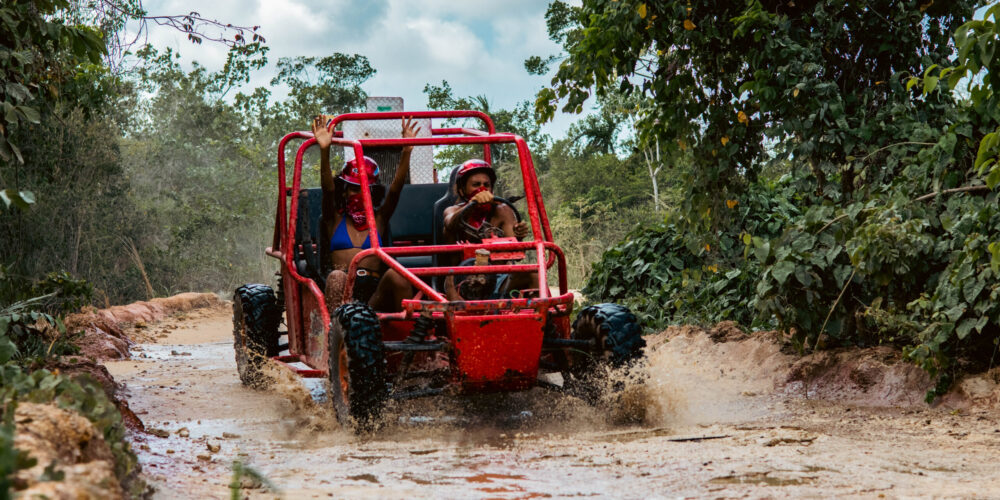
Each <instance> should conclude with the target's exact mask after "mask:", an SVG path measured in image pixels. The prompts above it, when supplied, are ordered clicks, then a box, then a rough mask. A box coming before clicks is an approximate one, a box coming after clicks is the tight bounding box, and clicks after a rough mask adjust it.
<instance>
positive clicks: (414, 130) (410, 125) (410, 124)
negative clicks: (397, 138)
mask: <svg viewBox="0 0 1000 500" xmlns="http://www.w3.org/2000/svg"><path fill="white" fill-rule="evenodd" d="M418 133H420V127H418V126H417V121H416V120H414V119H413V118H403V138H404V139H409V138H411V137H416V136H417V134H418ZM403 151H406V152H409V151H413V146H404V147H403Z"/></svg>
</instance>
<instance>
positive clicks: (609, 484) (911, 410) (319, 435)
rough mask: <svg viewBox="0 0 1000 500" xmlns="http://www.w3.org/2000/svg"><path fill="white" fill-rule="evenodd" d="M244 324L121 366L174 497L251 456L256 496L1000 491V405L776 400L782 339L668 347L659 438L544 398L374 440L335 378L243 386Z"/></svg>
mask: <svg viewBox="0 0 1000 500" xmlns="http://www.w3.org/2000/svg"><path fill="white" fill-rule="evenodd" d="M230 321H231V320H230V313H229V311H228V310H227V309H203V310H199V311H195V312H191V313H188V314H187V316H181V317H177V318H174V319H170V320H167V321H164V322H162V323H159V324H154V325H150V326H148V327H146V328H145V329H144V330H142V331H140V332H139V333H140V335H142V336H143V337H145V338H147V339H148V341H147V342H144V343H141V344H139V345H137V346H136V347H135V348H134V349H133V355H134V359H132V360H128V361H120V362H111V363H108V364H107V366H108V368H109V369H110V370H111V372H112V373H113V375H114V376H115V378H116V379H117V380H118V381H120V382H123V383H125V384H126V385H127V387H128V390H127V393H128V395H129V401H130V404H131V406H132V408H133V409H134V410H135V411H136V413H137V414H138V415H139V417H140V418H141V419H142V420H143V421H144V422H145V424H146V426H147V428H150V429H153V430H154V431H153V432H159V433H160V434H161V435H162V436H166V437H157V436H155V435H147V436H139V437H138V438H137V441H136V443H135V445H136V448H137V450H136V451H137V452H138V453H139V456H140V460H141V462H142V464H143V468H144V471H145V476H146V477H147V478H148V480H149V481H150V482H151V483H152V484H153V485H154V486H155V487H156V488H157V489H158V491H157V494H156V498H228V497H229V483H230V481H231V480H232V478H233V469H232V464H233V462H234V460H238V459H239V460H242V461H243V462H245V463H246V464H248V465H249V466H250V467H252V468H253V469H254V470H256V471H258V472H260V473H261V474H263V475H264V476H266V477H267V478H268V479H269V480H270V482H271V483H273V485H274V486H275V487H276V488H277V489H278V491H272V490H268V489H265V488H259V487H254V486H255V485H254V484H253V481H251V480H249V479H245V480H244V486H245V488H244V489H243V490H242V491H241V494H242V495H243V496H249V497H250V498H276V497H283V498H329V497H332V498H508V499H512V498H563V497H598V498H609V497H613V498H676V497H698V498H719V497H723V498H731V497H751V498H758V497H833V496H837V497H865V498H881V497H886V498H897V497H929V496H933V497H963V498H970V497H984V498H988V497H998V496H1000V467H998V466H997V463H998V462H1000V413H998V412H997V411H996V410H995V409H988V408H984V407H975V406H973V407H968V408H964V409H956V408H954V407H952V408H949V407H947V405H941V406H939V407H937V408H933V409H931V408H928V407H926V406H924V405H922V404H911V405H907V406H902V407H901V406H887V407H886V406H884V407H871V406H860V405H857V404H848V403H844V402H833V401H823V400H818V399H809V398H807V397H805V396H808V395H810V389H809V387H804V386H801V384H800V386H798V387H796V386H794V384H793V386H791V387H789V386H783V387H780V388H776V387H778V386H779V385H780V384H776V382H775V380H776V378H775V377H776V375H775V373H777V372H780V371H781V370H787V366H788V365H789V364H790V363H791V361H790V360H789V358H788V357H787V356H785V355H783V354H781V353H779V352H777V348H776V347H774V346H772V345H769V344H766V343H759V342H758V343H728V344H713V343H712V342H711V341H710V340H709V339H708V338H707V337H706V336H704V335H702V336H700V337H699V336H697V335H691V336H676V337H672V338H671V339H670V341H669V342H666V341H664V339H651V341H650V344H651V345H650V348H649V358H650V367H649V371H650V383H649V388H650V393H651V395H650V396H649V397H648V398H647V401H646V404H647V405H648V409H649V411H648V413H649V415H648V419H647V420H648V421H647V422H646V423H645V424H644V425H641V426H616V425H613V424H609V423H607V422H606V419H605V418H604V416H603V415H600V414H598V413H597V412H595V411H594V410H592V409H590V408H588V407H587V406H585V405H584V404H582V403H581V402H579V401H577V400H575V399H573V398H569V397H565V396H560V395H558V394H554V393H550V392H546V391H542V390H534V391H530V392H528V393H523V394H517V395H514V396H508V397H495V398H486V399H483V400H477V401H465V400H462V401H455V400H454V398H452V399H446V398H438V399H433V400H425V401H421V402H419V403H411V404H408V405H406V406H403V407H396V408H393V409H392V410H391V411H390V412H389V413H390V415H389V417H388V422H389V424H388V425H387V428H385V429H383V430H382V431H381V432H379V433H377V434H376V435H374V436H370V437H364V438H361V437H357V436H354V435H353V434H351V433H348V432H345V431H343V430H341V429H339V428H338V427H337V426H336V424H335V423H334V417H333V415H332V414H330V413H329V412H328V411H327V410H326V409H325V406H324V402H323V398H322V396H321V394H322V392H323V388H322V385H321V384H318V383H311V384H309V385H303V384H302V383H301V382H300V381H299V380H297V379H294V378H291V377H290V376H289V377H288V378H287V379H285V380H283V381H282V382H281V383H280V384H279V386H278V387H277V388H275V389H274V390H271V391H267V392H258V391H253V390H250V389H246V388H243V387H242V386H241V385H240V383H239V380H238V378H237V375H236V369H235V365H234V360H233V348H232V340H231V322H230ZM720 346H722V347H720ZM915 397H919V394H916V395H915ZM316 401H318V402H316ZM897 401H898V398H897ZM167 433H169V434H167Z"/></svg>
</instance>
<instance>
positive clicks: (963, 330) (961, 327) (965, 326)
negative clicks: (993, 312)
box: [955, 318, 976, 340]
mask: <svg viewBox="0 0 1000 500" xmlns="http://www.w3.org/2000/svg"><path fill="white" fill-rule="evenodd" d="M974 326H976V320H975V319H973V318H966V319H964V320H962V322H961V323H959V324H958V328H956V329H955V333H956V334H957V335H958V339H959V340H962V339H964V338H965V337H966V336H968V335H969V332H971V331H972V327H974Z"/></svg>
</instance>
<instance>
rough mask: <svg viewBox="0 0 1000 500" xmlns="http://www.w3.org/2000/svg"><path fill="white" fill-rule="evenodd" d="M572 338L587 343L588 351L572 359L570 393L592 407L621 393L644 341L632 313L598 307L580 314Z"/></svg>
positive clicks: (610, 306) (616, 307)
mask: <svg viewBox="0 0 1000 500" xmlns="http://www.w3.org/2000/svg"><path fill="white" fill-rule="evenodd" d="M571 338H573V339H576V340H589V341H591V342H592V345H591V347H590V348H589V349H586V350H578V351H575V352H573V354H572V356H571V364H570V370H569V374H568V375H569V380H568V382H569V387H568V388H569V389H570V392H571V393H573V394H576V395H577V396H579V397H581V398H583V399H584V400H586V401H587V402H589V403H591V404H598V403H600V402H601V401H602V400H605V399H606V397H607V396H611V397H612V398H613V397H614V396H616V395H617V394H618V393H620V392H621V391H622V389H624V386H625V383H624V381H625V380H626V379H627V378H628V376H629V375H630V374H629V371H630V369H632V368H633V367H635V365H636V364H638V362H639V361H640V360H641V359H642V355H643V352H642V350H643V348H644V347H645V346H646V341H645V340H643V338H642V327H641V326H640V325H639V321H638V320H637V319H636V317H635V315H634V314H632V311H629V309H628V308H627V307H625V306H621V305H618V304H597V305H593V306H589V307H586V308H584V309H583V310H581V311H580V314H579V315H578V316H577V317H576V321H574V322H573V331H572V334H571Z"/></svg>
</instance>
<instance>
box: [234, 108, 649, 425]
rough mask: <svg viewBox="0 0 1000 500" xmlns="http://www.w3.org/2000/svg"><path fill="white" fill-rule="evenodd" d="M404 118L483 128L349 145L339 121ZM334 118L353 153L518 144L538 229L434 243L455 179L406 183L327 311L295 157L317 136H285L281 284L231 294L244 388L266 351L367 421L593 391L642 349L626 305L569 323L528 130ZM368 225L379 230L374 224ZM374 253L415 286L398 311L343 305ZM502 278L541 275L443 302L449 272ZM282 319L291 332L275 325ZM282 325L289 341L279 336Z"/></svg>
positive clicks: (276, 243) (311, 195)
mask: <svg viewBox="0 0 1000 500" xmlns="http://www.w3.org/2000/svg"><path fill="white" fill-rule="evenodd" d="M404 116H405V117H413V118H416V119H424V120H428V121H429V120H430V119H457V118H474V119H478V120H480V121H481V122H482V123H483V125H484V127H485V130H480V129H472V128H463V127H451V128H433V127H432V128H431V135H430V136H429V137H414V138H409V139H403V138H390V139H374V138H362V139H353V140H352V139H347V138H344V134H343V131H342V130H338V129H337V127H338V125H340V126H343V124H344V123H346V122H350V121H364V120H395V121H396V122H397V123H398V121H399V120H400V118H402V117H404ZM329 126H330V128H331V129H332V130H334V136H335V137H334V144H335V145H341V146H345V147H347V148H352V149H353V153H354V157H355V158H361V157H364V156H365V155H366V154H367V155H369V156H372V155H376V154H383V155H390V156H391V155H392V154H393V152H394V151H396V152H397V153H398V150H399V149H400V148H402V147H403V146H407V145H412V146H431V145H470V144H471V145H482V147H483V158H484V159H485V160H486V161H487V162H490V153H491V146H495V145H502V144H512V145H514V146H515V147H516V150H517V158H518V161H519V164H520V173H521V177H522V179H523V183H524V185H523V187H524V195H525V196H524V201H525V204H526V206H527V213H528V219H529V221H530V224H531V231H532V236H533V238H532V241H520V242H519V241H516V240H515V239H513V238H488V239H485V240H483V242H482V243H459V244H440V243H439V241H441V240H442V239H443V234H442V229H441V228H442V225H443V222H442V218H443V212H444V209H445V208H447V207H448V206H451V205H453V204H454V203H455V196H456V195H455V191H454V189H453V187H452V186H451V185H450V183H448V182H434V183H425V184H412V183H411V184H407V185H405V186H404V188H403V191H402V194H401V196H400V201H399V205H398V206H397V208H396V210H395V212H394V214H393V216H392V218H391V219H390V222H389V225H388V226H389V227H388V228H387V231H385V232H387V233H390V234H388V235H385V234H384V235H382V238H381V239H382V241H383V243H384V246H383V245H380V244H379V238H378V237H376V235H371V237H370V241H371V245H372V246H371V248H369V249H367V250H364V251H362V252H361V253H359V254H357V256H355V257H354V260H353V261H352V263H351V267H350V269H349V270H348V272H347V275H348V283H347V286H346V288H345V290H344V304H345V305H343V306H341V307H339V308H338V309H337V310H336V311H328V310H327V307H326V305H325V303H326V301H325V300H324V297H323V292H322V290H323V285H322V283H323V280H324V275H323V271H322V269H321V267H322V266H321V264H320V262H319V257H318V256H319V253H320V252H319V251H318V250H319V245H323V244H328V242H321V241H318V234H319V229H318V228H319V215H320V202H321V199H322V198H321V197H322V191H321V190H320V189H319V188H312V189H303V188H302V186H301V182H302V161H303V155H304V153H305V152H306V150H307V149H309V148H310V147H312V146H313V145H314V144H315V142H316V141H315V139H313V138H312V134H310V133H308V132H293V133H291V134H288V135H287V136H285V137H284V138H283V139H282V140H281V141H280V143H279V146H278V158H277V163H278V204H277V213H276V218H275V225H274V238H273V241H272V245H271V247H269V248H267V250H266V253H267V255H269V256H272V257H274V258H276V259H278V261H279V262H280V265H281V270H280V273H279V274H280V277H279V283H278V286H277V290H276V291H277V293H275V290H272V289H271V288H270V287H268V286H265V285H259V284H253V285H244V286H242V287H240V288H238V289H237V290H236V293H235V296H234V299H233V302H234V305H233V308H234V315H233V323H234V337H235V349H236V362H237V367H238V369H239V375H240V379H241V380H242V382H243V383H244V384H245V385H248V386H255V387H259V386H261V385H264V384H266V382H267V380H268V377H267V375H266V374H265V373H263V372H262V367H263V363H264V360H265V359H266V358H270V359H272V360H274V361H276V362H277V363H279V364H281V365H284V366H286V367H288V368H289V369H291V370H292V371H293V372H295V373H297V374H298V375H300V376H303V377H326V378H328V379H329V381H330V399H331V401H332V403H333V406H334V408H335V410H336V414H337V417H338V420H340V421H341V422H343V423H347V424H350V423H354V424H355V425H358V426H359V427H358V428H368V427H370V426H371V425H372V424H373V423H374V422H376V421H377V419H378V417H379V415H380V412H381V410H382V408H383V407H384V405H385V404H386V403H387V402H388V401H389V400H390V399H406V398H414V397H419V396H429V395H435V394H442V393H447V394H462V393H466V394H467V393H481V392H495V391H521V390H526V389H530V388H532V387H535V386H538V385H542V386H546V387H550V388H555V389H560V390H567V391H573V392H575V393H576V394H578V395H580V396H582V397H585V398H587V399H590V400H596V399H597V392H598V391H600V390H602V387H603V386H604V384H605V383H606V382H607V380H606V377H607V374H608V373H609V370H608V368H614V367H627V366H629V365H631V364H633V363H634V362H636V361H637V360H638V359H639V358H640V357H641V356H642V349H643V347H644V345H645V342H644V341H643V339H642V337H641V330H642V329H641V327H640V325H639V324H638V322H637V320H636V318H635V316H634V315H633V314H632V313H631V312H629V311H628V309H626V308H624V307H622V306H619V305H615V304H600V305H595V306H590V307H587V308H584V309H583V310H582V311H580V313H579V314H578V315H577V318H576V321H575V322H573V323H572V325H571V322H570V314H571V313H572V312H573V311H572V309H573V294H572V293H571V292H570V291H569V290H567V285H566V259H565V257H564V255H563V252H562V250H560V248H559V247H558V246H557V245H556V244H555V243H554V242H553V240H552V233H551V231H550V229H549V223H548V218H547V216H546V212H545V206H544V204H543V203H542V197H541V191H540V189H539V186H538V179H537V177H536V175H535V168H534V164H533V163H532V158H531V153H530V152H529V151H528V146H527V144H526V143H525V141H524V139H522V138H521V137H519V136H516V135H513V134H506V133H497V132H496V131H495V129H494V125H493V122H492V120H491V119H490V117H489V116H487V115H486V114H484V113H481V112H477V111H439V112H433V111H421V112H389V113H350V114H344V115H339V116H337V117H336V118H334V119H333V120H332V122H331V123H330V125H329ZM291 141H302V142H301V144H300V146H299V147H298V152H297V153H296V155H295V163H294V167H293V170H292V172H291V186H290V187H289V186H288V185H287V179H286V169H285V156H284V153H285V147H286V145H287V144H288V143H289V142H291ZM379 163H382V164H383V165H386V164H387V163H389V162H387V161H379ZM363 168H367V167H363ZM452 177H453V178H454V176H452ZM361 179H362V181H361V182H362V186H361V192H362V193H363V197H364V203H365V210H366V212H367V215H368V220H375V218H374V209H375V207H373V206H372V199H371V195H370V190H369V186H368V177H367V176H366V175H362V176H361ZM434 180H435V181H436V175H435V179H434ZM452 182H453V179H452ZM511 207H512V208H513V206H511ZM515 212H516V210H515ZM370 230H371V232H373V233H374V232H377V231H378V229H377V228H375V227H374V226H373V227H372V228H371V229H370ZM477 251H479V252H478V255H479V262H478V265H475V266H471V267H469V266H447V265H441V263H439V260H442V261H443V260H444V258H445V257H446V256H451V261H452V262H458V261H462V258H468V257H474V256H475V255H476V253H477ZM526 252H529V253H530V252H534V254H535V260H536V262H534V263H530V262H525V261H526V259H525V253H526ZM369 255H376V256H378V257H379V259H381V261H382V262H383V263H384V264H385V266H386V267H388V268H391V269H394V270H396V271H397V272H398V273H400V274H401V275H402V276H404V277H405V278H406V279H407V280H409V282H410V283H411V284H412V286H413V288H414V290H416V295H415V296H414V297H413V298H411V299H408V300H404V301H403V303H402V309H403V311H402V312H398V313H382V312H377V311H374V310H373V309H372V308H371V307H369V306H368V305H367V304H361V303H358V302H351V290H352V285H353V281H354V280H353V277H354V276H355V274H356V273H355V271H356V268H357V265H358V262H359V261H360V260H361V259H362V258H364V257H367V256H369ZM552 270H555V271H556V272H557V276H558V277H557V281H558V293H552V292H551V291H550V288H549V286H548V281H549V275H550V272H551V271H552ZM505 273H534V275H536V276H537V284H536V286H535V287H533V288H531V289H521V290H510V291H507V293H506V295H505V296H504V297H502V298H493V297H486V298H475V297H473V298H469V297H468V296H467V295H462V297H463V299H462V300H448V299H447V298H446V295H445V293H444V286H443V283H444V282H445V281H446V279H444V278H445V277H448V276H451V277H452V279H453V280H456V281H459V282H461V281H462V279H463V278H464V279H471V280H473V281H475V280H479V282H480V283H484V282H487V281H489V282H490V283H495V281H490V280H491V279H492V280H495V277H496V276H497V275H501V274H505ZM466 289H468V287H467V288H466ZM466 294H468V292H466ZM453 298H454V296H453ZM282 314H284V322H285V324H286V325H287V331H280V330H279V327H280V324H281V322H282ZM286 334H287V343H284V344H282V343H281V336H282V335H286ZM286 351H287V353H285V352H286ZM283 353H284V354H283ZM545 372H554V373H559V374H561V377H562V383H561V384H560V383H558V378H559V377H553V378H552V379H553V380H555V382H544V381H542V380H540V379H539V375H541V374H543V373H545ZM546 378H547V377H546Z"/></svg>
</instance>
